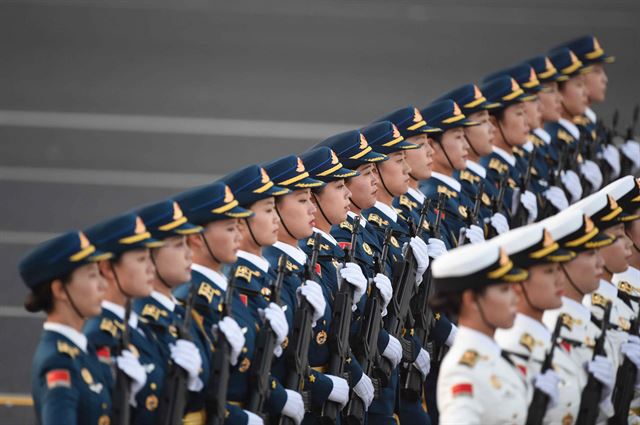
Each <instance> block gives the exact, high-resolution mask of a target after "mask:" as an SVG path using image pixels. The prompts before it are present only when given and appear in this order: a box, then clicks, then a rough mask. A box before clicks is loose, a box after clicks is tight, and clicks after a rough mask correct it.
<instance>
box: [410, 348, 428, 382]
mask: <svg viewBox="0 0 640 425" xmlns="http://www.w3.org/2000/svg"><path fill="white" fill-rule="evenodd" d="M413 365H414V366H415V367H417V368H418V370H419V371H420V373H421V374H422V380H423V381H424V380H425V379H427V375H428V374H429V371H430V370H431V357H430V356H429V353H428V352H427V350H425V349H424V348H421V349H420V353H418V357H417V358H416V361H415V362H413Z"/></svg>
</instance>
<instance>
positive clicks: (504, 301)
mask: <svg viewBox="0 0 640 425" xmlns="http://www.w3.org/2000/svg"><path fill="white" fill-rule="evenodd" d="M477 302H478V305H479V307H480V308H481V309H482V313H483V314H484V318H485V319H486V321H487V322H488V324H489V325H491V326H492V327H494V328H501V329H502V328H510V327H511V326H513V322H514V320H515V319H516V313H517V305H518V295H517V294H516V292H515V290H514V284H513V283H502V284H497V285H491V286H489V287H488V288H487V289H486V290H485V292H484V293H483V294H482V295H479V296H478V298H477Z"/></svg>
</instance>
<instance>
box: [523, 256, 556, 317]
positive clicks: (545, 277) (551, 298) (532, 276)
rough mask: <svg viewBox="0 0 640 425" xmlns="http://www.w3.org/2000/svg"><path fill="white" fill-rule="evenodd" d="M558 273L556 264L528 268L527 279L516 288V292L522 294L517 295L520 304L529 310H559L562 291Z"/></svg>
mask: <svg viewBox="0 0 640 425" xmlns="http://www.w3.org/2000/svg"><path fill="white" fill-rule="evenodd" d="M559 273H560V266H559V265H558V264H552V263H549V264H540V265H536V266H532V267H529V277H528V278H527V280H526V281H524V282H523V283H522V285H521V286H520V287H519V288H518V292H522V294H519V295H520V302H521V304H522V302H523V301H524V302H525V303H527V306H528V307H529V308H531V307H533V308H537V309H540V310H550V309H554V308H560V307H561V306H562V295H563V294H564V290H563V285H562V281H561V280H560V279H559V277H560V276H559ZM525 294H526V296H525ZM527 299H528V301H527ZM528 303H531V305H528Z"/></svg>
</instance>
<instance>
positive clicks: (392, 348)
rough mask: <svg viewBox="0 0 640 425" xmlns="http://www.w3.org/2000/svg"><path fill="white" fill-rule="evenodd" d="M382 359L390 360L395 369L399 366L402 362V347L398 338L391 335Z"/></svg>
mask: <svg viewBox="0 0 640 425" xmlns="http://www.w3.org/2000/svg"><path fill="white" fill-rule="evenodd" d="M382 357H385V358H386V359H388V360H389V361H390V362H391V364H392V365H393V367H394V368H395V367H396V366H398V364H399V363H400V360H402V345H401V344H400V341H398V340H397V339H396V337H394V336H392V335H389V342H388V343H387V346H386V347H384V351H383V352H382Z"/></svg>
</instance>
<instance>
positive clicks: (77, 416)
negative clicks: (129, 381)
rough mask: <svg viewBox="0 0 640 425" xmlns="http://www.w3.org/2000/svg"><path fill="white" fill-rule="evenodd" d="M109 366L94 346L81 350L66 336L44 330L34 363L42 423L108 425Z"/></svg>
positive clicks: (35, 396) (33, 378) (33, 384)
mask: <svg viewBox="0 0 640 425" xmlns="http://www.w3.org/2000/svg"><path fill="white" fill-rule="evenodd" d="M109 373H110V372H109V368H107V367H104V365H102V364H101V363H100V362H99V360H98V357H97V355H96V351H95V349H94V348H93V347H92V346H91V344H88V346H87V352H84V351H82V349H81V348H80V347H78V346H77V345H75V344H74V343H73V342H72V341H71V340H70V339H69V338H67V337H66V336H64V335H62V334H60V333H58V332H54V331H48V330H45V331H43V333H42V336H41V337H40V342H39V343H38V347H37V348H36V351H35V354H34V357H33V363H32V367H31V392H32V395H33V401H34V403H35V410H36V416H37V418H38V422H39V423H41V424H42V425H67V424H78V425H85V424H86V425H89V424H91V425H95V424H99V425H108V424H109V414H110V411H111V394H110V385H111V382H112V378H111V376H109Z"/></svg>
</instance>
